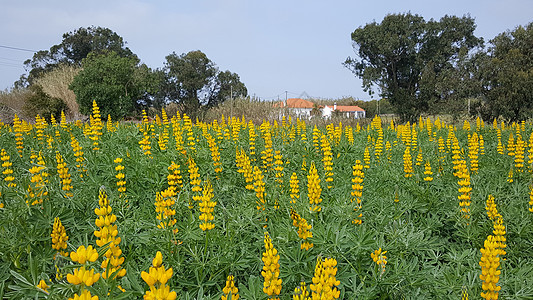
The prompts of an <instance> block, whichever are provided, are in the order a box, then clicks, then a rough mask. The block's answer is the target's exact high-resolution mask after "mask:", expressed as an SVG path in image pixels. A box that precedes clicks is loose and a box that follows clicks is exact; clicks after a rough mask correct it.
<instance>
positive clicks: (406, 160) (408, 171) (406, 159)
mask: <svg viewBox="0 0 533 300" xmlns="http://www.w3.org/2000/svg"><path fill="white" fill-rule="evenodd" d="M403 171H404V173H405V174H404V177H405V178H410V177H412V176H413V173H414V171H413V159H412V157H411V148H409V147H406V148H405V151H404V153H403Z"/></svg>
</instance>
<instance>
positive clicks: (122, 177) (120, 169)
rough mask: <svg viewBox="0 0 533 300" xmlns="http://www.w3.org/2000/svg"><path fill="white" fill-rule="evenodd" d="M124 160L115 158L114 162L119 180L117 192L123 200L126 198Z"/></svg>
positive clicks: (116, 176)
mask: <svg viewBox="0 0 533 300" xmlns="http://www.w3.org/2000/svg"><path fill="white" fill-rule="evenodd" d="M122 161H123V159H122V158H120V157H117V158H115V160H114V161H113V162H114V163H115V164H116V166H115V171H116V172H117V174H116V175H115V178H116V179H117V190H118V192H119V193H120V197H121V198H123V197H125V196H126V194H125V193H126V175H124V166H123V165H122Z"/></svg>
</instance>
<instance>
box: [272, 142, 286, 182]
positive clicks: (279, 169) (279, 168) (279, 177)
mask: <svg viewBox="0 0 533 300" xmlns="http://www.w3.org/2000/svg"><path fill="white" fill-rule="evenodd" d="M274 171H275V174H274V176H275V182H277V183H278V187H280V188H281V186H282V184H283V175H284V174H283V155H281V151H279V150H276V151H275V152H274Z"/></svg>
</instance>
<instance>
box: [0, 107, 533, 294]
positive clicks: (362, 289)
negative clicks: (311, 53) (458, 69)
mask: <svg viewBox="0 0 533 300" xmlns="http://www.w3.org/2000/svg"><path fill="white" fill-rule="evenodd" d="M4 121H5V120H4ZM0 125H1V127H0V148H1V153H0V154H1V155H0V156H1V161H2V165H1V174H0V179H1V181H0V192H1V195H0V203H1V204H0V299H2V298H6V299H67V298H70V299H142V298H143V297H144V298H145V299H234V300H236V299H239V298H240V299H468V298H470V299H479V298H484V299H498V297H499V298H500V299H532V298H533V191H532V172H533V134H532V132H533V126H532V125H531V124H529V123H524V122H523V123H513V124H506V123H503V122H501V123H498V122H496V121H495V122H494V123H491V124H484V123H483V122H481V121H480V120H479V119H478V120H477V121H473V122H471V123H469V122H468V121H465V122H464V124H461V125H460V126H452V125H450V124H445V123H443V122H441V121H440V120H439V119H436V120H429V119H420V121H419V122H418V123H417V124H402V125H399V124H394V123H390V124H382V122H381V120H380V119H379V118H375V119H374V120H372V122H371V123H370V124H368V125H364V126H363V125H360V124H357V125H356V126H354V127H350V126H343V124H341V123H337V124H333V123H332V124H329V125H327V126H325V127H316V126H313V127H311V126H309V125H306V123H305V121H301V120H296V119H292V118H289V117H287V118H285V117H284V118H283V120H281V121H278V122H271V123H269V122H263V123H262V124H253V123H252V122H248V121H247V120H245V119H244V118H224V117H223V116H221V118H220V119H218V120H216V121H214V122H212V123H209V124H207V123H202V122H198V121H196V122H193V121H192V120H190V119H189V118H188V117H187V116H186V115H179V114H178V115H176V116H167V115H166V113H165V112H164V111H163V112H162V114H161V115H160V116H158V117H156V119H155V120H150V119H148V118H146V117H145V118H144V119H143V121H142V122H141V123H138V124H137V123H124V122H121V123H117V122H112V121H111V120H110V119H107V121H102V119H101V116H100V114H99V110H98V107H97V105H96V103H95V104H94V107H93V115H92V116H91V119H90V122H88V123H81V122H75V123H67V122H66V121H65V120H64V119H63V118H62V119H61V120H58V121H56V120H54V119H52V121H51V123H50V124H48V123H46V121H45V120H44V119H43V118H40V117H38V118H37V119H36V120H35V123H32V124H29V123H26V122H24V121H21V120H19V119H18V118H15V120H13V124H11V125H7V124H0Z"/></svg>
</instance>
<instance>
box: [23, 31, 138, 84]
mask: <svg viewBox="0 0 533 300" xmlns="http://www.w3.org/2000/svg"><path fill="white" fill-rule="evenodd" d="M109 51H114V52H115V53H117V55H118V56H120V57H135V58H136V56H135V54H133V52H131V50H130V49H129V48H127V47H125V42H124V40H123V39H122V37H121V36H119V35H118V34H117V33H116V32H114V31H112V30H111V29H109V28H103V27H94V26H91V27H87V28H83V27H81V28H79V29H76V30H74V31H71V32H67V33H65V34H63V40H62V41H61V43H60V44H58V45H53V46H52V47H50V49H49V50H41V51H39V52H37V53H35V54H34V55H33V57H32V58H31V59H28V60H26V61H25V62H24V66H25V68H26V70H27V71H29V74H28V75H27V76H26V75H23V76H21V79H20V80H19V81H18V82H17V83H16V86H26V85H28V84H31V83H32V82H33V80H34V79H35V78H37V77H39V75H40V74H41V73H43V72H47V71H50V70H52V69H54V68H55V67H57V66H58V65H60V64H72V65H76V66H80V65H81V63H82V60H83V59H84V58H86V57H87V56H88V55H89V53H95V54H102V53H104V52H109Z"/></svg>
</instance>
